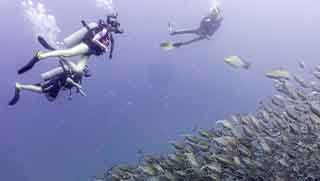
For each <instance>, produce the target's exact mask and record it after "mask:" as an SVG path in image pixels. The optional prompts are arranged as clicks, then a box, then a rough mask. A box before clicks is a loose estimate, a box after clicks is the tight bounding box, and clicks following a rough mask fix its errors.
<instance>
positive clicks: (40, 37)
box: [38, 36, 56, 50]
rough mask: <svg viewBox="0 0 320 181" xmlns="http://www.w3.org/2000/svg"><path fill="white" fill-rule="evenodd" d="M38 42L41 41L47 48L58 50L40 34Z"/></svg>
mask: <svg viewBox="0 0 320 181" xmlns="http://www.w3.org/2000/svg"><path fill="white" fill-rule="evenodd" d="M38 42H39V43H40V45H41V46H43V47H44V48H45V49H48V50H56V49H55V48H53V47H52V46H51V45H50V44H49V43H48V42H47V41H46V40H45V39H44V38H43V37H42V36H38Z"/></svg>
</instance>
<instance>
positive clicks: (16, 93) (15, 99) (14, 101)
mask: <svg viewBox="0 0 320 181" xmlns="http://www.w3.org/2000/svg"><path fill="white" fill-rule="evenodd" d="M19 99H20V89H19V88H18V86H17V85H16V87H15V90H14V96H13V98H12V99H11V101H10V102H9V104H8V105H9V106H13V105H15V104H17V102H18V101H19Z"/></svg>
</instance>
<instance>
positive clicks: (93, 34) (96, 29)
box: [18, 14, 123, 74]
mask: <svg viewBox="0 0 320 181" xmlns="http://www.w3.org/2000/svg"><path fill="white" fill-rule="evenodd" d="M117 16H118V15H117V14H116V15H109V16H107V20H106V22H105V21H103V20H99V22H98V23H90V24H87V23H86V22H85V21H81V23H82V25H83V26H84V27H83V28H82V29H80V30H79V31H77V32H75V33H74V34H72V35H70V36H69V37H67V38H65V39H64V45H65V47H66V49H59V50H53V51H49V52H41V51H39V52H37V54H36V55H35V56H34V57H33V58H32V59H31V60H30V61H29V62H28V63H27V64H26V65H25V66H23V67H22V68H21V69H19V70H18V74H23V73H25V72H27V71H28V70H30V69H32V68H33V66H34V65H35V64H36V63H38V62H40V61H41V60H44V59H46V58H49V57H73V56H81V60H80V61H79V64H78V67H71V69H72V72H81V71H82V70H83V68H84V66H85V65H87V62H88V60H89V57H90V56H91V55H96V56H100V55H102V54H103V53H105V52H109V58H110V59H111V58H112V53H113V49H114V38H113V35H112V34H113V33H115V34H121V33H123V30H122V29H120V23H119V22H118V21H117ZM109 47H110V49H109Z"/></svg>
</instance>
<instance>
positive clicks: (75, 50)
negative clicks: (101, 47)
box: [18, 43, 89, 74]
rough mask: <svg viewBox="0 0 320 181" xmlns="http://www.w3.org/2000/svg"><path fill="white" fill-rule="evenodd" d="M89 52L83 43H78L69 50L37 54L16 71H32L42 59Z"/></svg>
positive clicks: (19, 72)
mask: <svg viewBox="0 0 320 181" xmlns="http://www.w3.org/2000/svg"><path fill="white" fill-rule="evenodd" d="M88 52H89V47H88V46H87V45H86V44H85V43H80V44H78V45H76V46H74V47H72V48H70V49H65V50H54V51H51V52H46V53H42V52H38V53H37V55H36V56H34V57H33V58H32V59H31V60H30V61H29V62H28V63H27V64H26V65H25V66H23V67H22V68H20V69H19V70H18V74H22V73H25V72H27V71H28V70H30V69H32V68H33V66H34V65H35V64H36V63H37V62H39V61H40V60H42V59H45V58H49V57H60V56H61V57H72V56H78V55H84V54H86V53H88Z"/></svg>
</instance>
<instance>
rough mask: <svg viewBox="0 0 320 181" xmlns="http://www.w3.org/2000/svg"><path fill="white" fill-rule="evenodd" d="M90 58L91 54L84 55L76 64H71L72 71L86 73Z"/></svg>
mask: <svg viewBox="0 0 320 181" xmlns="http://www.w3.org/2000/svg"><path fill="white" fill-rule="evenodd" d="M89 58H90V57H89V56H86V55H83V56H82V57H81V59H80V60H79V61H78V62H77V63H76V64H73V66H71V65H70V68H71V70H72V72H75V73H78V74H84V70H85V68H86V66H87V64H88V60H89Z"/></svg>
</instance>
